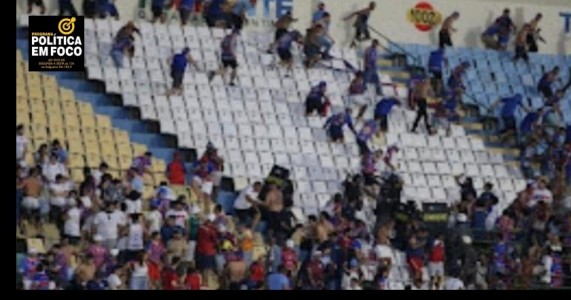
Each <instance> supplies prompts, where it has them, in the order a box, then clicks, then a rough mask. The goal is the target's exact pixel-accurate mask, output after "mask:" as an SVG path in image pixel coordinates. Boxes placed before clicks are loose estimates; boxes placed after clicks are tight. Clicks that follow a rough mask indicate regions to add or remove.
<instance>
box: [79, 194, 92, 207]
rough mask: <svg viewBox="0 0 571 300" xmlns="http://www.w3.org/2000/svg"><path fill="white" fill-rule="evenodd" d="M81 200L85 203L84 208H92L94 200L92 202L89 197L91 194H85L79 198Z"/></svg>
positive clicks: (82, 203)
mask: <svg viewBox="0 0 571 300" xmlns="http://www.w3.org/2000/svg"><path fill="white" fill-rule="evenodd" d="M79 200H80V201H81V205H83V207H84V208H86V209H90V208H91V205H92V202H91V198H89V196H83V197H81V198H79Z"/></svg>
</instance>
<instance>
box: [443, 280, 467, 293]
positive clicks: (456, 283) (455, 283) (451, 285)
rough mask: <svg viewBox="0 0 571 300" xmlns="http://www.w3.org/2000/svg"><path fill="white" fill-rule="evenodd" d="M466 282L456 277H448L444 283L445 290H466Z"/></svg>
mask: <svg viewBox="0 0 571 300" xmlns="http://www.w3.org/2000/svg"><path fill="white" fill-rule="evenodd" d="M464 289H465V287H464V282H463V281H462V280H460V279H458V278H456V277H448V279H446V282H445V283H444V290H447V291H456V290H464Z"/></svg>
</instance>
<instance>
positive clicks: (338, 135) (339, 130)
mask: <svg viewBox="0 0 571 300" xmlns="http://www.w3.org/2000/svg"><path fill="white" fill-rule="evenodd" d="M328 131H329V137H330V138H331V140H332V141H338V140H343V138H344V136H343V127H340V126H330V127H329V130H328Z"/></svg>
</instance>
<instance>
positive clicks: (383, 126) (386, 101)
mask: <svg viewBox="0 0 571 300" xmlns="http://www.w3.org/2000/svg"><path fill="white" fill-rule="evenodd" d="M395 105H401V102H400V101H399V100H398V99H397V98H394V97H391V98H383V99H381V101H379V102H378V103H377V105H376V106H375V121H377V122H379V129H380V131H381V132H387V130H388V128H389V115H390V113H391V111H392V109H393V107H394V106H395Z"/></svg>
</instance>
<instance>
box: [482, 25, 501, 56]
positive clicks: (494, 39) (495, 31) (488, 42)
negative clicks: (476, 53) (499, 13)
mask: <svg viewBox="0 0 571 300" xmlns="http://www.w3.org/2000/svg"><path fill="white" fill-rule="evenodd" d="M500 30H501V28H500V25H498V24H497V23H493V24H492V25H490V26H489V27H488V28H486V30H485V31H484V32H483V33H482V36H481V39H482V43H484V47H485V48H486V49H493V50H497V49H498V48H499V43H498V35H499V34H500Z"/></svg>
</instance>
